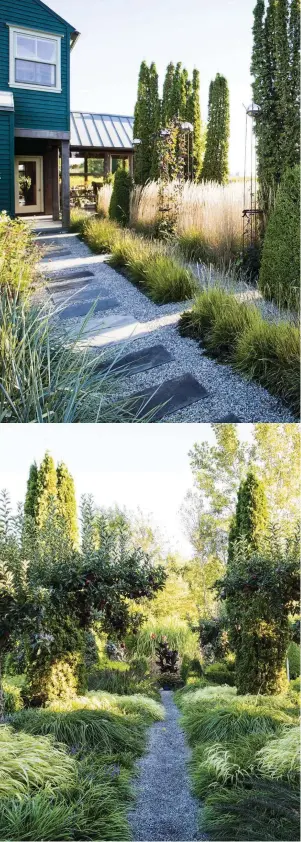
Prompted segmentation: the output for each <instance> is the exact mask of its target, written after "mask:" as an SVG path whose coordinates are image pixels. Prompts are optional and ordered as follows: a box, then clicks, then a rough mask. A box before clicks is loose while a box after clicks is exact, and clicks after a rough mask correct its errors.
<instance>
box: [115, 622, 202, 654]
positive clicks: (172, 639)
mask: <svg viewBox="0 0 301 842" xmlns="http://www.w3.org/2000/svg"><path fill="white" fill-rule="evenodd" d="M164 637H166V638H167V640H168V643H169V645H170V647H171V649H177V650H178V652H179V653H180V656H181V657H183V656H184V655H189V656H190V657H195V656H196V655H197V654H198V641H197V635H196V634H195V633H194V632H193V631H192V630H191V629H190V627H189V625H188V623H187V622H186V621H185V620H180V619H178V618H176V617H172V616H171V617H168V616H167V617H164V616H161V617H156V618H152V617H150V618H149V619H148V620H147V621H146V622H145V623H144V624H143V626H142V627H141V628H140V629H138V632H137V633H135V634H132V635H129V636H128V637H127V638H126V645H127V648H128V649H129V651H130V652H131V651H132V652H135V655H136V656H138V657H140V656H141V655H143V656H145V657H147V658H149V657H151V658H155V655H156V645H157V640H161V638H164Z"/></svg>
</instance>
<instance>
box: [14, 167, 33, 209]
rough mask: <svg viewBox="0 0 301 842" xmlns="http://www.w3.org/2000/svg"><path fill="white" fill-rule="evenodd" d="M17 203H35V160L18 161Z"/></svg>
mask: <svg viewBox="0 0 301 842" xmlns="http://www.w3.org/2000/svg"><path fill="white" fill-rule="evenodd" d="M18 181H19V184H18V192H19V205H22V206H23V207H27V206H31V205H36V204H37V165H36V162H35V161H24V162H23V161H20V164H19V167H18Z"/></svg>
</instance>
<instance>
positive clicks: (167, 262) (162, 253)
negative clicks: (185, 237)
mask: <svg viewBox="0 0 301 842" xmlns="http://www.w3.org/2000/svg"><path fill="white" fill-rule="evenodd" d="M71 216H72V226H73V230H78V231H79V233H80V234H81V236H82V237H83V239H84V240H85V242H86V243H87V245H89V246H90V248H91V249H92V251H94V252H96V253H98V254H105V253H107V252H110V253H111V256H110V258H109V263H110V265H111V266H114V267H115V268H116V269H122V270H124V271H125V272H126V274H127V277H128V278H129V280H131V281H132V282H133V283H135V284H137V285H138V286H139V287H140V288H141V289H142V290H143V291H144V292H145V293H146V295H148V296H149V297H150V298H151V299H152V300H153V301H155V302H156V303H157V304H166V303H168V302H170V301H184V300H186V299H190V298H193V296H194V294H195V292H196V290H197V281H196V279H195V277H194V275H193V273H192V272H191V271H190V269H187V267H186V266H184V265H183V264H182V263H181V262H180V260H178V259H177V258H175V257H173V256H172V254H171V253H170V252H169V251H168V248H167V247H166V246H164V245H162V244H160V243H156V242H154V241H152V240H148V241H147V240H145V239H143V237H140V236H138V235H136V234H134V233H132V232H130V231H129V230H127V231H123V230H122V228H120V226H119V225H117V223H115V222H114V221H113V220H108V219H100V218H94V219H87V217H86V216H85V214H84V213H83V212H78V211H76V212H72V215H71Z"/></svg>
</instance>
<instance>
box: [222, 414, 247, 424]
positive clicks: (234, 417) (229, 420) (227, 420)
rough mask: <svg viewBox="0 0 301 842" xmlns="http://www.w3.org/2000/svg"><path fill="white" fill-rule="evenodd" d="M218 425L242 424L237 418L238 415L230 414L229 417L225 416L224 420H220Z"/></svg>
mask: <svg viewBox="0 0 301 842" xmlns="http://www.w3.org/2000/svg"><path fill="white" fill-rule="evenodd" d="M216 423H217V424H241V420H240V418H237V415H234V412H228V415H225V416H224V418H219V420H218V421H217V422H216Z"/></svg>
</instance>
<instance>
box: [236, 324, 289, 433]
mask: <svg viewBox="0 0 301 842" xmlns="http://www.w3.org/2000/svg"><path fill="white" fill-rule="evenodd" d="M235 368H236V369H237V371H239V372H240V373H241V374H244V375H246V376H247V377H250V378H251V379H252V380H255V381H256V382H257V383H259V384H260V385H261V386H263V387H264V388H265V389H267V390H268V391H269V392H271V394H272V395H276V397H279V398H280V400H282V401H283V402H284V403H285V404H287V405H288V406H290V407H291V409H292V411H293V413H294V414H295V415H296V417H297V418H298V417H299V413H300V383H299V370H300V331H299V328H298V327H294V325H292V324H289V323H288V322H279V323H278V324H273V323H271V322H266V321H263V320H262V321H261V322H258V324H257V325H256V326H254V327H252V328H250V329H249V330H246V331H245V332H244V333H243V334H242V335H241V336H240V338H239V341H238V344H237V349H236V358H235Z"/></svg>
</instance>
